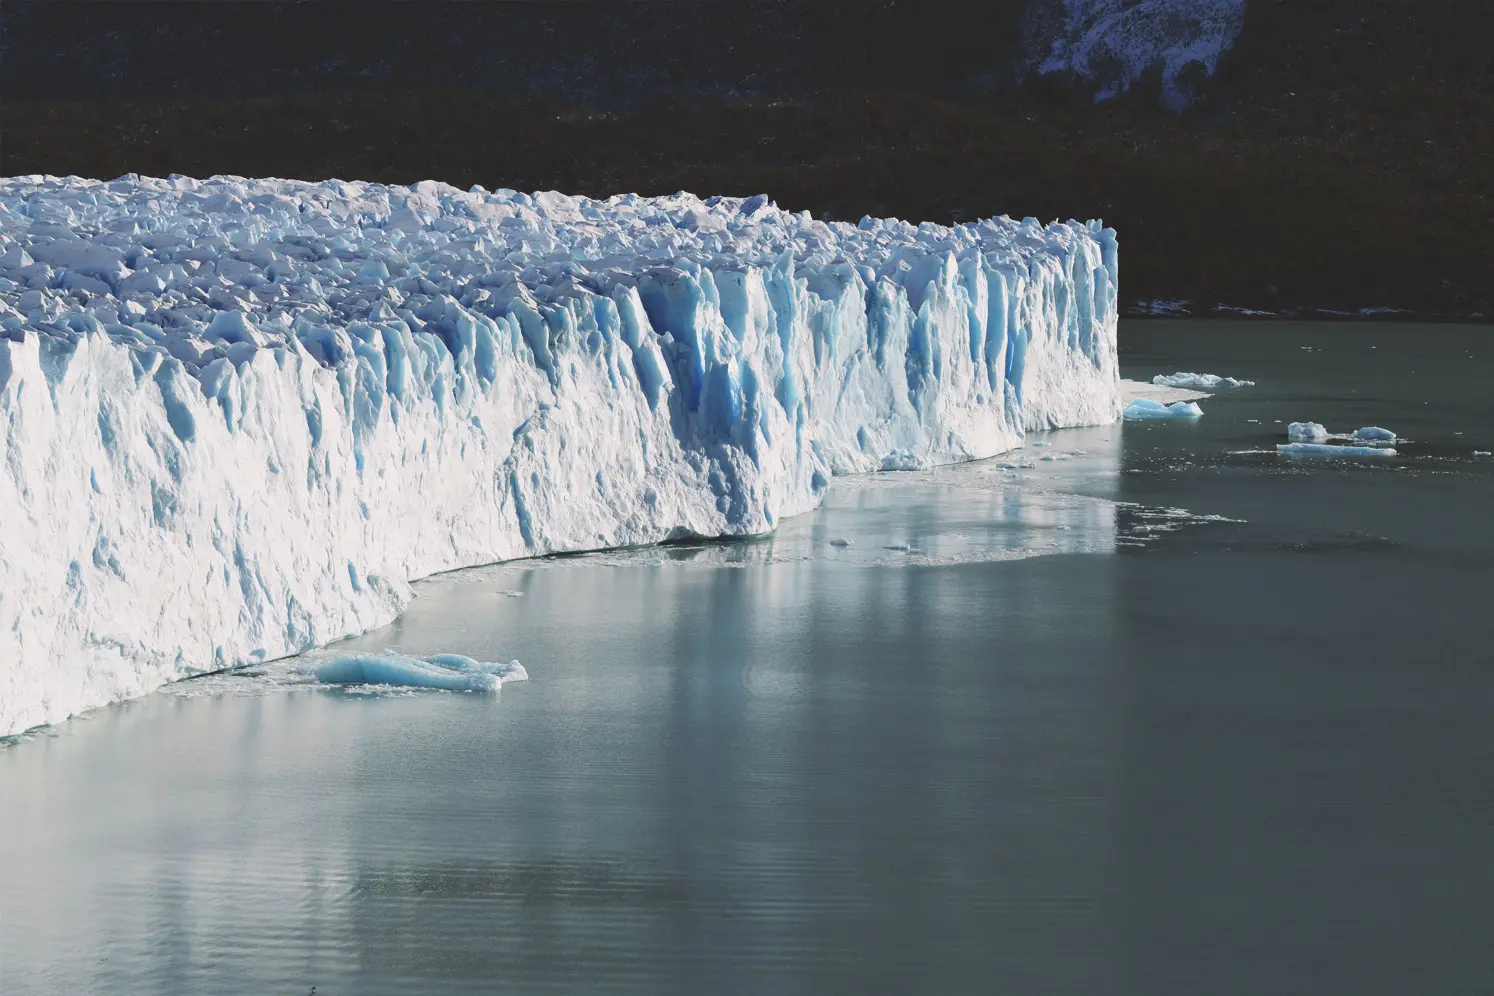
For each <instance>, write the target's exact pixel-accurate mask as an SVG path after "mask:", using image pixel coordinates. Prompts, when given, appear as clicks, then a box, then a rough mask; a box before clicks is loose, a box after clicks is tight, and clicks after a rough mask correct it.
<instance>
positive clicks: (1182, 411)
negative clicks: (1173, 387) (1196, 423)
mask: <svg viewBox="0 0 1494 996" xmlns="http://www.w3.org/2000/svg"><path fill="white" fill-rule="evenodd" d="M1202 414H1203V409H1202V408H1200V407H1198V404H1197V403H1196V402H1193V401H1175V402H1173V403H1172V404H1170V405H1164V404H1163V403H1162V402H1160V401H1152V400H1150V399H1148V398H1137V399H1136V400H1135V401H1133V402H1131V403H1130V404H1129V405H1127V406H1126V411H1125V416H1126V418H1132V419H1161V418H1198V417H1199V416H1200V415H1202Z"/></svg>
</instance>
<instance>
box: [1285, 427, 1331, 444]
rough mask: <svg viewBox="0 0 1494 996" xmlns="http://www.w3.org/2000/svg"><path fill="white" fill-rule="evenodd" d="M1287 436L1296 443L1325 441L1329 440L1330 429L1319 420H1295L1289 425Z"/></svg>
mask: <svg viewBox="0 0 1494 996" xmlns="http://www.w3.org/2000/svg"><path fill="white" fill-rule="evenodd" d="M1287 438H1288V439H1290V440H1291V441H1292V442H1294V443H1323V442H1327V441H1328V429H1327V428H1326V427H1325V426H1322V425H1320V424H1318V423H1317V422H1293V423H1292V424H1291V425H1289V426H1287Z"/></svg>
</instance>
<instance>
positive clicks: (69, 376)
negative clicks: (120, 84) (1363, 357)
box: [0, 174, 1121, 735]
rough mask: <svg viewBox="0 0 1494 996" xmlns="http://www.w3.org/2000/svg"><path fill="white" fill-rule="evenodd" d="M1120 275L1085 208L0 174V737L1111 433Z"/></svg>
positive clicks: (1117, 407)
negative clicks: (841, 490) (675, 542)
mask: <svg viewBox="0 0 1494 996" xmlns="http://www.w3.org/2000/svg"><path fill="white" fill-rule="evenodd" d="M1117 279H1118V271H1117V244H1116V236H1115V233H1114V232H1113V231H1112V230H1110V229H1107V228H1104V227H1102V225H1101V224H1100V223H1098V222H1093V221H1091V222H1087V223H1079V222H1075V221H1069V222H1066V223H1053V224H1048V225H1043V224H1039V223H1038V222H1037V221H1036V220H1035V219H1031V218H1029V219H1026V220H1023V221H1020V222H1019V221H1014V220H1012V219H1009V218H1005V217H1002V218H996V219H989V220H983V221H979V222H974V223H969V224H961V225H956V226H954V227H945V226H941V225H936V224H930V223H924V224H919V225H914V224H910V223H908V222H905V221H899V220H895V219H883V220H878V219H873V218H863V219H862V220H861V221H860V223H858V224H850V223H846V222H838V221H825V220H820V219H815V218H813V217H811V216H810V215H809V213H808V212H801V213H791V212H788V211H785V210H782V209H780V208H778V207H777V206H776V205H775V204H774V203H773V202H771V201H770V200H769V199H768V198H767V197H766V196H756V197H749V198H740V197H712V198H709V199H705V200H702V199H699V198H697V197H695V196H693V195H691V194H685V193H680V194H676V195H673V196H668V197H655V198H645V197H639V196H634V195H620V196H614V197H611V198H608V199H606V200H596V199H590V198H586V197H571V196H566V195H563V194H559V193H554V192H545V193H537V194H532V195H531V194H524V193H519V192H516V191H512V190H498V191H487V190H484V189H482V188H480V187H474V188H472V189H471V190H469V191H462V190H458V189H456V188H453V187H450V186H447V185H444V184H441V183H436V182H431V181H427V182H422V183H417V184H415V185H413V186H411V187H399V186H382V185H378V184H372V183H356V182H342V181H336V180H333V181H327V182H324V183H315V184H313V183H306V182H300V181H289V180H276V179H245V178H241V177H232V176H218V177H213V178H211V179H207V180H195V179H191V178H188V177H181V176H172V177H170V178H167V179H155V178H149V177H142V176H136V175H133V174H132V175H127V176H124V177H121V178H119V179H117V180H113V181H109V182H101V181H96V180H87V179H80V178H77V177H65V178H59V177H53V176H36V175H33V176H20V177H11V178H7V179H4V180H0V544H3V546H0V735H3V734H8V733H14V732H17V731H20V730H23V729H26V728H29V727H32V726H36V725H39V724H44V723H50V722H56V721H59V720H61V719H63V718H65V717H67V716H69V715H71V714H73V713H77V712H79V711H82V710H86V709H89V708H93V707H96V706H99V705H103V704H105V703H108V702H111V701H115V700H118V699H122V698H128V697H131V696H136V695H141V694H144V693H146V692H149V691H150V690H152V689H154V688H156V687H159V686H160V685H162V684H163V683H165V682H169V681H172V680H174V679H179V678H182V677H187V676H190V675H192V674H196V673H201V672H204V671H208V670H214V669H220V668H224V667H228V666H232V665H235V664H239V663H244V662H252V661H261V660H268V659H271V658H278V657H283V656H286V655H289V654H294V653H297V652H301V651H305V650H308V649H311V648H314V647H317V646H320V645H323V644H326V643H328V642H330V641H332V640H336V639H339V638H341V637H344V636H348V635H352V634H357V633H361V632H364V631H367V630H369V629H372V628H375V627H378V626H381V625H384V624H386V623H388V622H390V621H391V620H392V619H394V617H395V616H396V615H398V614H399V612H400V611H401V610H402V608H403V607H404V606H405V605H406V604H407V602H408V600H409V598H410V589H409V585H408V582H410V581H411V580H414V579H418V578H421V577H424V576H427V575H430V574H433V573H437V572H442V571H448V570H452V569H455V568H460V567H467V566H473V565H478V564H484V563H491V562H495V561H500V560H506V559H512V558H519V557H529V556H535V555H541V554H547V553H555V552H561V551H577V550H588V549H598V548H604V547H613V546H626V545H634V544H645V543H654V542H659V541H662V540H667V539H670V538H680V537H691V536H707V537H711V536H733V535H748V534H756V533H764V532H767V531H770V530H772V529H773V528H774V526H775V524H776V523H777V522H779V521H780V520H781V519H782V518H783V517H785V516H791V515H794V514H797V513H800V512H804V511H807V510H809V509H812V508H814V507H815V506H816V504H817V503H818V502H819V500H820V499H821V497H822V496H823V495H824V494H825V491H826V489H827V488H828V487H829V484H830V481H831V479H832V478H833V477H835V476H836V475H841V474H859V473H866V472H870V471H879V470H900V469H912V468H920V467H927V466H932V465H935V464H940V463H949V462H954V461H963V460H973V459H979V458H984V457H989V456H993V455H995V454H998V453H1001V452H1003V451H1006V450H1009V449H1012V448H1013V447H1015V446H1018V445H1020V444H1021V442H1022V439H1023V434H1024V432H1026V431H1028V430H1036V429H1050V428H1058V427H1064V426H1076V425H1093V424H1103V423H1109V422H1114V421H1116V420H1117V419H1118V418H1119V416H1120V413H1121V397H1120V387H1119V373H1118V366H1117V352H1116V315H1117V307H1116V290H1117Z"/></svg>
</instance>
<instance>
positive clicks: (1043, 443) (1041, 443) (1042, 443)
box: [1027, 439, 1053, 446]
mask: <svg viewBox="0 0 1494 996" xmlns="http://www.w3.org/2000/svg"><path fill="white" fill-rule="evenodd" d="M1027 445H1028V446H1052V445H1053V444H1052V443H1050V442H1048V441H1047V440H1046V439H1039V440H1037V441H1035V442H1031V443H1028V444H1027Z"/></svg>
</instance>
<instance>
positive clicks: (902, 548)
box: [882, 543, 912, 553]
mask: <svg viewBox="0 0 1494 996" xmlns="http://www.w3.org/2000/svg"><path fill="white" fill-rule="evenodd" d="M882 549H884V550H893V551H895V552H897V553H907V552H908V551H909V550H911V549H912V547H910V546H909V545H908V544H906V543H888V544H887V545H886V546H884V547H882Z"/></svg>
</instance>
